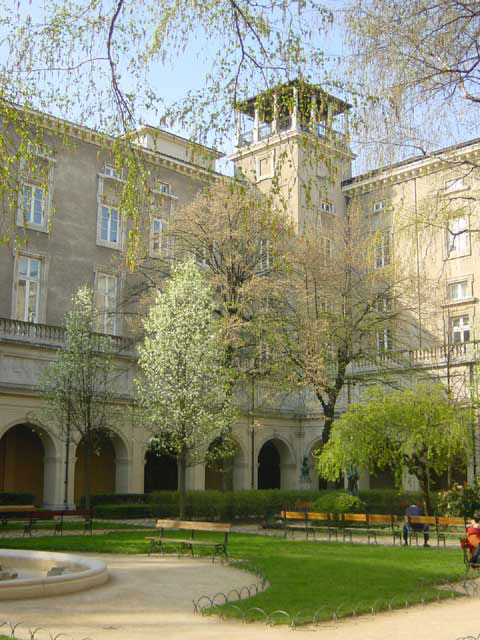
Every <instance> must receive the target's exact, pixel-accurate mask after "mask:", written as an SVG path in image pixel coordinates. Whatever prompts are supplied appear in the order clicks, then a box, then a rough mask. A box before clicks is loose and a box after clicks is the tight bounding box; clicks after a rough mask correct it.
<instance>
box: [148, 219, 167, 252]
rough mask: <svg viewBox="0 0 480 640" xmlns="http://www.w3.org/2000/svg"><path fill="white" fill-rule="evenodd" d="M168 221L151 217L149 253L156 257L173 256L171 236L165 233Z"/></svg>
mask: <svg viewBox="0 0 480 640" xmlns="http://www.w3.org/2000/svg"><path fill="white" fill-rule="evenodd" d="M167 229H168V223H167V222H166V221H165V220H162V219H161V218H153V219H152V227H151V231H150V234H151V235H150V253H151V255H152V256H154V257H157V258H171V257H173V238H171V237H169V236H168V234H167Z"/></svg>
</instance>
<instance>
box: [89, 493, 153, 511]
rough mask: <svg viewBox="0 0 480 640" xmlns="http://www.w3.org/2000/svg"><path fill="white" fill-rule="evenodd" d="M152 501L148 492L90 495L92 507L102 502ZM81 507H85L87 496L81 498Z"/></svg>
mask: <svg viewBox="0 0 480 640" xmlns="http://www.w3.org/2000/svg"><path fill="white" fill-rule="evenodd" d="M150 502H151V500H150V495H149V494H148V493H100V494H97V495H93V496H90V503H91V505H92V507H95V506H97V505H100V504H108V505H113V504H126V503H128V504H149V503H150ZM80 508H82V509H84V508H85V496H82V497H81V498H80Z"/></svg>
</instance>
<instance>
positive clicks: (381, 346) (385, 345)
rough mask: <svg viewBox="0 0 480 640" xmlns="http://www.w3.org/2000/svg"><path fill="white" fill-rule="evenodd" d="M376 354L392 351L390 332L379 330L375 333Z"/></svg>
mask: <svg viewBox="0 0 480 640" xmlns="http://www.w3.org/2000/svg"><path fill="white" fill-rule="evenodd" d="M376 338H377V353H385V352H386V351H391V350H392V344H393V343H392V330H391V329H381V330H380V331H377V335H376Z"/></svg>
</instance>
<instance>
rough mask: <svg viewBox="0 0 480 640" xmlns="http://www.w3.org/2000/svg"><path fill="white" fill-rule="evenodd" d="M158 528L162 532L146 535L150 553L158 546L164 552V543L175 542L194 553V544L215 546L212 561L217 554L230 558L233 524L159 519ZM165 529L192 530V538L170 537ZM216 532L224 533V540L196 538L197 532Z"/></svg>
mask: <svg viewBox="0 0 480 640" xmlns="http://www.w3.org/2000/svg"><path fill="white" fill-rule="evenodd" d="M155 526H156V528H157V529H160V533H159V535H157V536H146V537H145V539H146V540H149V541H150V547H149V550H148V555H150V554H151V553H152V551H153V550H154V549H155V548H156V547H157V548H159V549H160V551H161V552H162V553H163V551H164V548H163V543H173V544H177V545H183V546H186V547H188V548H189V549H190V552H191V554H192V556H193V555H194V554H193V547H194V546H203V547H207V546H209V547H213V555H212V562H214V561H215V557H216V556H217V555H220V554H222V555H224V556H225V558H226V559H228V555H227V542H228V534H229V533H230V531H231V530H232V525H231V524H228V523H225V522H194V521H189V520H157V522H156V524H155ZM165 530H178V531H190V538H187V539H185V538H170V537H167V536H165V535H164V531H165ZM196 531H198V532H205V531H207V532H214V533H223V535H224V537H223V540H222V541H220V540H197V539H195V532H196Z"/></svg>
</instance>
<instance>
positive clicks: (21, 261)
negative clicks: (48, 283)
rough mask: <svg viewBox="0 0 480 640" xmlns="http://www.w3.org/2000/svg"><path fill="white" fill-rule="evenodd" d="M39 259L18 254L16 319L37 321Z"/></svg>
mask: <svg viewBox="0 0 480 640" xmlns="http://www.w3.org/2000/svg"><path fill="white" fill-rule="evenodd" d="M40 269H41V263H40V260H37V259H36V258H27V257H25V256H20V257H19V258H18V269H17V320H23V321H24V322H38V304H39V298H40V295H39V294H40Z"/></svg>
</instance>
